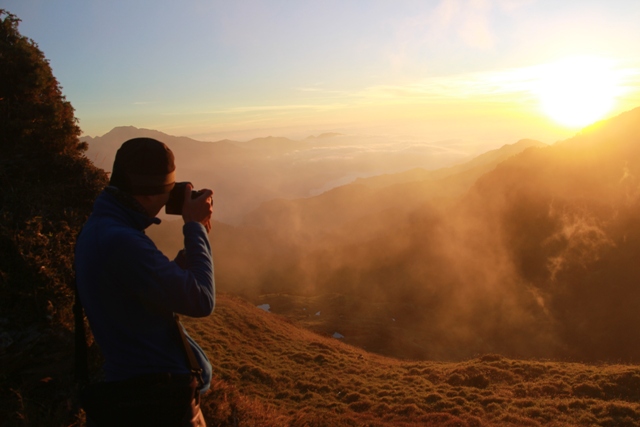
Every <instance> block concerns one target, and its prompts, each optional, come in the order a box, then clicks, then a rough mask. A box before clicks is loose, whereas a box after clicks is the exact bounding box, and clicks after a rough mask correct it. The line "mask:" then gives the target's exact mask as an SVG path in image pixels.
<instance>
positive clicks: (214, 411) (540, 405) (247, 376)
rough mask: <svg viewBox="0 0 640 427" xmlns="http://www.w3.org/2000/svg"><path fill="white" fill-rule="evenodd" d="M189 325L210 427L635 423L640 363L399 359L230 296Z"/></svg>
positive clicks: (638, 420) (639, 418) (639, 410)
mask: <svg viewBox="0 0 640 427" xmlns="http://www.w3.org/2000/svg"><path fill="white" fill-rule="evenodd" d="M186 324H187V327H188V329H189V331H190V333H191V334H192V335H193V336H194V337H196V339H197V340H198V341H199V342H201V343H202V344H203V346H204V347H205V350H206V351H207V353H208V354H209V357H210V359H211V361H212V363H213V365H214V375H215V377H216V378H217V379H216V380H215V381H214V385H213V387H212V392H210V393H209V394H208V395H207V397H206V398H205V401H204V406H205V415H206V416H207V419H208V422H209V423H210V424H211V425H214V426H227V425H228V426H231V425H238V426H245V425H246V426H254V425H255V426H257V425H266V426H269V425H273V426H276V425H280V426H284V425H287V426H418V425H420V426H424V425H427V426H428V425H434V426H435V425H438V426H440V425H450V426H492V425H500V426H509V425H513V426H539V425H549V426H575V425H602V426H636V425H640V367H637V366H628V365H585V364H578V363H560V362H552V361H523V360H511V359H507V358H504V357H502V356H499V355H491V354H490V355H484V356H481V357H478V358H476V359H472V360H468V361H465V362H460V363H443V362H427V361H400V360H397V359H390V358H385V357H383V356H378V355H374V354H372V353H368V352H366V351H364V350H362V349H359V348H356V347H352V346H349V345H346V344H344V343H342V342H340V341H339V340H336V339H333V338H329V337H324V336H321V335H318V334H315V333H313V332H310V331H307V330H305V329H302V328H300V327H299V326H297V325H294V324H293V323H292V322H290V321H287V320H286V319H285V318H283V317H281V316H278V315H275V314H271V313H266V312H264V311H262V310H259V309H257V308H256V307H254V306H253V305H251V304H249V303H247V302H245V301H242V300H240V299H239V298H236V297H232V296H227V295H220V296H219V298H218V306H217V308H216V313H214V315H213V316H211V317H209V318H207V319H200V320H187V321H186Z"/></svg>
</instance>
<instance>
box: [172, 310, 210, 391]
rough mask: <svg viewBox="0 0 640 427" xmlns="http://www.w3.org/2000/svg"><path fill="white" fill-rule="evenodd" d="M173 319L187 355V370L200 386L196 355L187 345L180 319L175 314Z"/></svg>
mask: <svg viewBox="0 0 640 427" xmlns="http://www.w3.org/2000/svg"><path fill="white" fill-rule="evenodd" d="M173 318H174V319H175V321H176V327H177V328H178V332H179V333H180V338H182V345H183V347H184V351H185V353H186V354H187V361H188V362H189V369H191V373H193V374H194V375H196V376H197V378H198V382H199V384H200V386H202V384H204V382H203V381H202V368H201V367H200V364H199V363H198V359H196V355H195V354H193V349H192V348H191V344H189V340H188V339H187V336H186V334H185V332H184V326H182V323H180V318H179V317H178V315H177V314H176V313H174V314H173Z"/></svg>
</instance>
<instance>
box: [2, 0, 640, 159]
mask: <svg viewBox="0 0 640 427" xmlns="http://www.w3.org/2000/svg"><path fill="white" fill-rule="evenodd" d="M616 5H617V6H621V5H622V3H620V4H619V3H616ZM164 6H169V5H168V4H166V5H164ZM164 6H163V5H162V4H156V3H154V4H153V6H152V4H151V3H148V4H147V3H145V2H141V3H136V4H135V5H130V4H128V3H127V2H114V3H112V4H110V5H109V6H107V5H102V6H100V5H85V4H82V3H81V2H75V1H72V2H69V3H67V4H63V5H52V4H49V5H47V4H42V3H39V2H36V1H16V0H9V1H8V4H7V5H6V6H5V7H6V9H7V11H8V12H10V13H13V14H15V15H16V16H17V17H18V18H19V19H21V23H20V29H21V31H22V32H23V34H25V35H26V36H27V37H30V38H32V39H33V40H35V41H36V42H37V43H38V45H39V47H40V48H41V49H42V50H43V51H44V52H45V54H46V55H47V58H48V59H49V61H50V63H51V66H52V68H53V71H54V73H55V74H56V76H57V78H58V80H59V81H60V84H61V86H62V88H63V91H64V93H65V96H66V98H67V99H68V100H69V101H70V102H71V103H72V105H73V106H74V108H75V110H76V117H77V118H78V120H79V126H80V128H81V129H82V132H83V134H84V135H87V136H94V137H95V136H100V135H104V134H105V133H107V132H108V131H110V130H111V129H112V128H114V127H118V126H125V125H132V126H135V127H139V128H148V129H155V130H159V131H161V132H165V133H167V134H171V135H179V136H187V137H191V138H194V139H205V140H211V139H216V138H217V139H226V138H229V139H244V140H247V139H251V138H256V137H264V136H269V135H272V136H283V137H288V138H294V139H296V138H298V139H299V138H304V137H307V136H310V135H317V134H320V133H325V132H344V133H354V134H366V135H376V136H385V135H386V136H388V137H389V139H390V141H395V140H402V139H406V138H413V139H415V140H420V141H421V142H424V143H437V142H438V141H445V140H450V139H456V140H462V141H467V142H468V143H469V144H470V146H474V147H485V148H486V149H490V148H492V147H496V146H500V145H502V144H507V143H512V142H515V141H517V140H518V139H521V138H532V139H537V140H541V141H543V142H545V143H554V142H556V141H558V140H562V139H566V138H568V137H571V136H573V135H574V134H575V133H576V132H578V131H579V130H580V129H582V128H583V127H585V126H588V125H589V124H591V123H594V122H597V121H599V120H603V119H607V118H611V117H614V116H616V115H618V114H620V113H622V112H624V111H628V110H631V109H633V108H635V107H636V106H638V105H640V56H639V55H638V54H637V53H636V50H635V49H634V46H637V44H638V42H640V40H639V36H638V35H637V32H636V31H635V22H636V21H635V18H634V17H637V16H638V14H640V6H638V5H636V4H634V3H632V2H624V7H614V6H613V5H608V4H600V3H597V2H596V3H594V2H591V3H583V2H574V1H571V2H566V3H563V6H562V7H556V6H553V5H552V4H550V3H548V2H546V1H514V0H494V1H488V0H487V1H463V0H442V1H439V2H437V3H434V4H429V5H426V4H425V5H420V4H416V3H400V4H397V5H395V6H392V5H390V4H387V3H385V2H373V3H369V4H367V5H366V7H365V5H364V4H352V5H349V6H344V5H338V4H337V3H336V4H323V6H322V7H320V6H316V7H314V6H312V4H311V3H310V4H300V5H296V6H291V5H287V4H285V3H282V2H264V1H251V2H247V3H243V4H242V5H240V4H238V5H230V4H224V5H223V4H208V5H205V4H203V3H200V2H186V3H185V4H184V5H182V6H181V7H180V8H177V9H176V8H173V7H164ZM150 17H152V18H153V19H149V18H150ZM614 26H615V28H616V31H615V32H608V31H606V30H607V29H609V28H613V27H614ZM479 149H480V148H479Z"/></svg>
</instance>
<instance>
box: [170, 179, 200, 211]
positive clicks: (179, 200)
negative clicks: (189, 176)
mask: <svg viewBox="0 0 640 427" xmlns="http://www.w3.org/2000/svg"><path fill="white" fill-rule="evenodd" d="M187 184H191V183H190V182H188V181H185V182H176V184H175V185H174V186H173V189H172V190H171V192H170V193H169V200H168V201H167V204H166V205H165V207H164V211H165V213H166V214H167V215H182V206H183V205H184V192H185V190H186V188H187ZM192 185H193V184H192ZM202 193H203V191H202V190H198V191H196V190H191V198H192V199H196V198H198V196H200V195H201V194H202Z"/></svg>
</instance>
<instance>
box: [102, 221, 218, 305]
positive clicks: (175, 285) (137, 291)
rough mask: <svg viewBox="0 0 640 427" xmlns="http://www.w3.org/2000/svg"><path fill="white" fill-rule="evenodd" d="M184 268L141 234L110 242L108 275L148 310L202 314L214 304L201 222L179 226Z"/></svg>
mask: <svg viewBox="0 0 640 427" xmlns="http://www.w3.org/2000/svg"><path fill="white" fill-rule="evenodd" d="M183 233H184V243H185V255H186V268H184V269H183V268H181V267H180V266H179V265H178V264H177V263H176V262H174V261H170V260H169V259H168V258H167V257H166V256H165V255H164V254H163V253H162V252H160V251H159V250H158V248H157V247H156V246H155V244H154V243H153V242H152V241H151V240H150V239H149V238H148V237H147V236H145V235H144V234H143V233H139V234H128V235H125V236H122V238H121V239H117V240H119V242H117V244H115V245H114V247H113V248H112V250H111V251H110V253H111V256H110V258H111V261H112V262H113V264H112V265H113V266H114V269H117V270H115V271H114V270H112V274H115V275H117V276H118V280H117V282H118V283H121V284H122V286H125V287H126V288H127V289H128V291H129V292H131V293H132V294H134V297H135V298H137V299H139V300H140V302H141V303H142V304H143V306H145V307H146V309H148V310H150V311H162V312H169V311H170V312H175V313H179V314H184V315H187V316H191V317H204V316H208V315H209V314H211V313H212V312H213V309H214V307H215V282H214V273H213V259H212V256H211V246H210V244H209V239H208V237H207V232H206V229H205V228H204V226H203V225H202V224H199V223H196V222H189V223H187V224H185V225H184V226H183Z"/></svg>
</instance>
